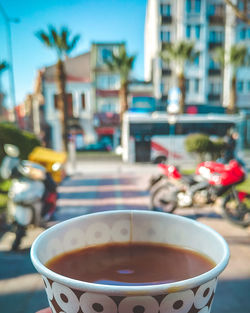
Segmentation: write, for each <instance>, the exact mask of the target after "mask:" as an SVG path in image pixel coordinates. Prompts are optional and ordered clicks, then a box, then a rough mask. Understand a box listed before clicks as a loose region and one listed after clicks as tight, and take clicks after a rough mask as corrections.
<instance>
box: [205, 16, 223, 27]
mask: <svg viewBox="0 0 250 313" xmlns="http://www.w3.org/2000/svg"><path fill="white" fill-rule="evenodd" d="M208 21H209V24H210V25H224V24H225V16H224V15H223V14H220V15H218V14H217V15H209V16H208Z"/></svg>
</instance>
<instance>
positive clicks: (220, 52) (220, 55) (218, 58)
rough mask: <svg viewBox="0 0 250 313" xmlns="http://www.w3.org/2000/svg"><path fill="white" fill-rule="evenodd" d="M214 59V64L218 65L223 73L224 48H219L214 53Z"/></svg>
mask: <svg viewBox="0 0 250 313" xmlns="http://www.w3.org/2000/svg"><path fill="white" fill-rule="evenodd" d="M212 59H213V60H214V62H216V63H218V64H219V66H220V68H221V70H222V71H223V69H224V67H225V49H224V48H222V47H217V48H215V49H214V50H213V51H212Z"/></svg>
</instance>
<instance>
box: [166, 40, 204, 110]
mask: <svg viewBox="0 0 250 313" xmlns="http://www.w3.org/2000/svg"><path fill="white" fill-rule="evenodd" d="M198 55H199V52H198V51H195V48H194V43H192V42H188V41H179V42H176V43H169V44H167V45H165V46H164V48H163V51H162V52H161V53H160V56H161V58H162V60H163V61H164V62H167V63H171V62H173V63H174V66H175V72H176V75H177V81H178V83H177V84H178V87H179V88H180V92H181V96H180V113H184V106H185V93H186V92H185V91H186V90H185V89H186V88H185V75H184V68H185V64H186V62H187V61H190V62H193V61H194V59H195V58H196V57H198Z"/></svg>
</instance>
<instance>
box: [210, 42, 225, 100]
mask: <svg viewBox="0 0 250 313" xmlns="http://www.w3.org/2000/svg"><path fill="white" fill-rule="evenodd" d="M211 56H212V59H213V61H214V62H215V63H217V64H218V65H219V67H220V69H221V77H222V79H223V75H224V68H225V49H224V48H223V47H217V48H215V49H213V51H212V54H211ZM222 86H223V84H222ZM222 88H223V87H222ZM223 90H224V88H223ZM223 90H222V93H221V94H222V95H223Z"/></svg>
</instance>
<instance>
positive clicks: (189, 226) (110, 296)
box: [31, 211, 229, 313]
mask: <svg viewBox="0 0 250 313" xmlns="http://www.w3.org/2000/svg"><path fill="white" fill-rule="evenodd" d="M109 242H149V243H151V242H153V243H166V244H171V245H177V246H180V247H186V248H189V249H192V250H195V251H197V252H198V253H201V254H203V255H205V256H208V257H209V258H210V259H212V260H213V261H214V262H215V263H216V266H215V267H214V268H213V269H211V270H210V271H208V272H206V273H204V274H202V275H199V276H196V277H193V278H190V279H186V280H183V281H178V282H174V283H167V284H159V285H146V286H111V285H100V284H95V283H88V282H84V281H78V280H74V279H71V278H68V277H65V276H63V275H59V274H57V273H55V272H53V271H51V270H49V269H48V268H47V267H46V266H45V264H46V262H47V261H49V260H50V259H51V258H53V257H55V256H57V255H59V254H62V253H64V252H68V251H72V250H75V249H78V248H83V247H87V246H93V245H98V244H105V243H109ZM31 259H32V262H33V264H34V266H35V268H36V269H37V271H38V272H39V273H40V274H41V275H42V277H43V280H44V283H45V289H46V292H47V296H48V301H49V305H50V307H51V309H52V311H53V313H54V312H57V313H63V312H65V313H96V312H101V313H198V312H200V313H207V312H210V310H211V304H212V301H213V298H214V293H215V288H216V282H217V278H218V276H219V274H220V273H221V272H222V271H223V270H224V268H225V267H226V265H227V263H228V260H229V249H228V245H227V243H226V242H225V240H224V239H223V238H222V237H221V236H220V235H219V234H218V233H217V232H215V231H214V230H213V229H211V228H209V227H207V226H205V225H203V224H201V223H198V222H196V221H193V220H191V219H188V218H185V217H181V216H177V215H171V214H167V213H159V212H152V211H109V212H103V213H96V214H89V215H84V216H80V217H77V218H73V219H70V220H67V221H65V222H62V223H60V224H57V225H55V226H53V227H51V228H50V229H48V230H46V231H44V232H43V233H42V234H41V235H40V236H39V237H38V238H37V239H36V240H35V242H34V243H33V245H32V248H31Z"/></svg>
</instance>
